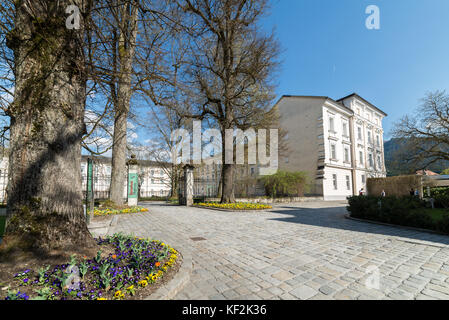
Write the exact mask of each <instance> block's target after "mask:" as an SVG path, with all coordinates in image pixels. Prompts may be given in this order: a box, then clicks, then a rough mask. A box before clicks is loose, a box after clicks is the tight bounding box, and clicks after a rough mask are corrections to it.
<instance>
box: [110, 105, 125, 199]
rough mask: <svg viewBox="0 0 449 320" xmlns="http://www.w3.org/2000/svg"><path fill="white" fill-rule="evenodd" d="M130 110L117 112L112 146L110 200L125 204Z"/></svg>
mask: <svg viewBox="0 0 449 320" xmlns="http://www.w3.org/2000/svg"><path fill="white" fill-rule="evenodd" d="M127 121H128V112H116V116H115V122H114V137H113V141H114V144H113V148H112V169H111V186H110V189H109V200H111V201H113V202H115V203H116V204H123V190H124V186H125V178H126V130H127Z"/></svg>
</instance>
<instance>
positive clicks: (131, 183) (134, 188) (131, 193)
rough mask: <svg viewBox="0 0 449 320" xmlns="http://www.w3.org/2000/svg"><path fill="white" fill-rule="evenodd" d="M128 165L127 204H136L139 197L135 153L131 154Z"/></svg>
mask: <svg viewBox="0 0 449 320" xmlns="http://www.w3.org/2000/svg"><path fill="white" fill-rule="evenodd" d="M127 165H128V206H130V207H131V206H137V201H138V199H139V194H138V193H139V174H138V171H137V170H138V165H137V160H136V156H135V155H131V159H130V160H128V162H127Z"/></svg>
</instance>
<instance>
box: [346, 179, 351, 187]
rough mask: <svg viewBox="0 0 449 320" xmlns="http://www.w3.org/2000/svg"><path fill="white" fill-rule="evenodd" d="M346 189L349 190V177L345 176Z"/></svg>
mask: <svg viewBox="0 0 449 320" xmlns="http://www.w3.org/2000/svg"><path fill="white" fill-rule="evenodd" d="M346 189H348V190H351V179H350V178H349V176H346Z"/></svg>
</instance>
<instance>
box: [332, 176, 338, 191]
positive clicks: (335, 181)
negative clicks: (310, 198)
mask: <svg viewBox="0 0 449 320" xmlns="http://www.w3.org/2000/svg"><path fill="white" fill-rule="evenodd" d="M332 182H333V184H334V190H337V188H338V185H337V175H336V174H333V175H332Z"/></svg>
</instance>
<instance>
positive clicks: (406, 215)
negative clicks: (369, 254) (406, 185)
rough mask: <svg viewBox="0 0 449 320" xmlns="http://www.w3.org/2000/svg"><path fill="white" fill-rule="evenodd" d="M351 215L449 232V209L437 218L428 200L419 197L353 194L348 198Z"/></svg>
mask: <svg viewBox="0 0 449 320" xmlns="http://www.w3.org/2000/svg"><path fill="white" fill-rule="evenodd" d="M348 203H349V206H348V207H347V209H348V211H349V213H350V216H351V217H354V218H358V219H367V220H372V221H379V222H384V223H390V224H396V225H401V226H408V227H415V228H423V229H429V230H435V231H439V232H443V233H447V234H449V211H447V212H444V214H443V215H442V216H441V217H439V218H438V219H435V218H434V217H432V215H431V212H432V209H431V208H429V207H428V206H429V204H428V203H427V202H426V201H423V200H420V199H419V198H417V197H410V196H404V197H395V196H389V197H383V198H382V197H373V196H353V197H349V198H348Z"/></svg>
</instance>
